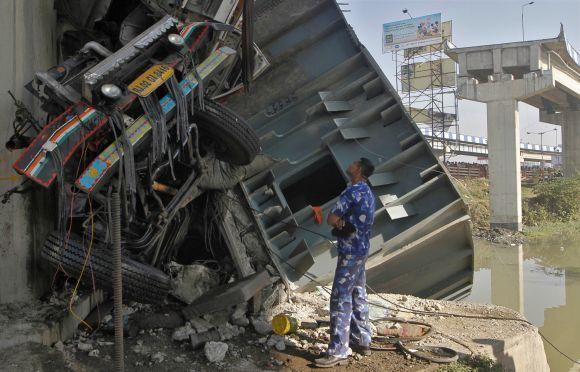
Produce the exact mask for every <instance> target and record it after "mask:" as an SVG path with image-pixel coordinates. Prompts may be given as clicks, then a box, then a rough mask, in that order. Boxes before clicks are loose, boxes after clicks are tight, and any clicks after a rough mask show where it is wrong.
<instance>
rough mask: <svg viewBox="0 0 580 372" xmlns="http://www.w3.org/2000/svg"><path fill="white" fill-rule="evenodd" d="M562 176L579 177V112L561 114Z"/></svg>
mask: <svg viewBox="0 0 580 372" xmlns="http://www.w3.org/2000/svg"><path fill="white" fill-rule="evenodd" d="M562 115H563V119H564V120H562V142H563V143H562V145H563V149H562V155H563V157H564V176H565V177H574V176H577V175H580V110H579V111H565V112H563V113H562Z"/></svg>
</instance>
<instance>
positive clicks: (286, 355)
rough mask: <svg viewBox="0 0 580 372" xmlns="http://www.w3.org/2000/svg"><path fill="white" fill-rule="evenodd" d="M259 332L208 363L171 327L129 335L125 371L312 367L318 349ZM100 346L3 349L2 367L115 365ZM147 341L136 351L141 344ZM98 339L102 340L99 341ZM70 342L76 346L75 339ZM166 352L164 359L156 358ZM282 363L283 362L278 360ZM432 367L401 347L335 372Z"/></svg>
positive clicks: (85, 371)
mask: <svg viewBox="0 0 580 372" xmlns="http://www.w3.org/2000/svg"><path fill="white" fill-rule="evenodd" d="M260 337H262V336H260V335H258V334H255V333H248V334H245V335H242V336H239V337H238V338H237V339H235V340H232V341H231V342H228V345H229V349H228V355H227V356H226V358H225V359H224V360H223V361H222V362H220V363H208V362H207V360H206V359H205V356H204V353H203V350H197V351H193V350H192V349H191V346H190V345H188V344H187V343H182V344H177V343H176V342H175V341H172V339H171V331H170V330H162V331H154V332H151V333H146V334H144V335H139V336H138V337H136V338H134V339H126V344H125V348H126V351H125V370H126V371H175V372H178V371H240V372H241V371H264V370H266V371H267V370H274V371H276V370H278V371H310V370H312V369H313V361H314V359H315V358H317V357H318V355H317V353H310V352H308V351H305V350H301V349H298V348H293V347H288V348H287V349H286V350H285V351H283V352H280V351H277V350H275V349H272V350H265V349H264V347H260V346H256V345H253V344H248V342H252V343H253V342H254V341H255V340H257V339H259V338H260ZM103 340H106V341H100V343H101V344H102V346H99V347H98V350H99V356H97V357H92V356H88V353H87V352H86V351H80V350H78V349H76V348H75V349H74V350H73V348H72V347H70V346H67V347H65V351H64V352H62V353H61V352H59V351H58V350H55V349H54V348H51V347H47V346H42V345H40V344H32V343H29V344H25V345H23V346H18V347H14V348H10V349H6V350H3V351H1V352H0V366H1V367H0V371H7V372H16V371H19V372H20V371H75V372H93V371H112V370H114V362H113V355H114V346H113V345H108V343H110V342H112V337H110V336H109V337H104V338H103ZM137 342H139V344H141V343H142V344H141V345H142V346H144V348H142V349H141V350H145V353H141V352H136V351H135V349H136V347H137V349H139V348H138V346H139V344H138V343H137ZM98 343H99V341H97V344H98ZM70 345H73V343H71V344H70ZM155 353H161V354H162V355H163V358H162V359H161V358H160V357H159V356H157V357H155ZM278 364H281V365H278ZM427 366H428V363H427V362H423V361H420V360H413V359H411V360H407V359H405V357H404V356H403V355H402V354H401V353H399V352H397V351H375V352H374V353H373V354H372V355H371V356H370V357H365V358H361V359H360V360H357V359H355V358H354V357H351V358H350V359H349V364H348V365H346V366H340V367H337V368H334V369H332V370H334V371H422V370H424V369H425V367H427Z"/></svg>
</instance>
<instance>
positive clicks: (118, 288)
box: [111, 191, 125, 372]
mask: <svg viewBox="0 0 580 372" xmlns="http://www.w3.org/2000/svg"><path fill="white" fill-rule="evenodd" d="M111 204H112V205H111V210H112V213H111V214H112V216H111V217H112V221H111V229H112V234H111V235H112V240H113V302H114V306H115V307H114V312H113V322H114V325H115V371H117V372H123V371H124V370H125V359H124V354H125V353H124V345H123V277H122V274H121V265H122V263H121V198H120V196H119V192H118V191H115V192H114V193H113V196H112V203H111Z"/></svg>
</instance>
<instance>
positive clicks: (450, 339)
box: [0, 291, 535, 372]
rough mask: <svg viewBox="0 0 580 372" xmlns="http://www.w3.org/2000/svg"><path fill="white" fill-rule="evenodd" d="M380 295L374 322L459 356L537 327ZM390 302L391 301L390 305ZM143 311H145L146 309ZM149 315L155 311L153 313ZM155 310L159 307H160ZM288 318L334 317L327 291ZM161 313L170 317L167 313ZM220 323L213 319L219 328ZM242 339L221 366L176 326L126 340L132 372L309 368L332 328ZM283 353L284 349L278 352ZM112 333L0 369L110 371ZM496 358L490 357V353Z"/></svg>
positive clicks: (491, 310) (416, 365) (295, 302)
mask: <svg viewBox="0 0 580 372" xmlns="http://www.w3.org/2000/svg"><path fill="white" fill-rule="evenodd" d="M381 297H382V298H379V297H377V296H375V295H371V296H369V302H370V303H371V304H374V305H371V317H373V318H378V317H381V316H385V315H389V316H396V317H402V318H407V319H411V318H412V319H415V320H419V321H423V322H425V323H429V324H432V325H433V327H434V331H433V332H432V333H431V335H430V336H429V337H427V338H425V339H423V340H421V341H420V342H418V345H440V346H446V347H451V348H453V349H454V350H456V351H457V352H458V353H459V355H461V356H466V355H469V354H470V353H472V352H473V353H474V354H486V352H487V354H488V356H490V355H489V350H491V349H493V347H490V345H491V346H493V343H494V342H496V341H497V342H502V341H501V340H505V339H506V338H509V337H511V336H513V335H517V334H522V333H526V332H532V333H530V334H533V332H535V330H534V329H533V328H532V327H530V326H529V325H526V324H524V323H523V322H521V321H517V320H509V321H502V320H496V319H489V320H487V319H485V320H481V319H466V318H461V317H445V316H441V315H437V314H429V315H413V314H409V313H405V312H404V309H403V308H402V307H399V306H404V307H406V308H413V309H417V310H421V311H432V312H435V313H437V312H439V313H441V312H451V313H454V314H473V315H478V316H481V315H488V316H493V317H502V318H512V317H513V318H519V315H518V314H517V313H515V312H513V311H511V310H508V309H504V308H501V307H497V306H493V305H479V304H470V303H463V302H446V301H433V300H424V299H419V298H415V297H412V296H401V295H390V294H384V295H382V296H381ZM386 300H388V301H386ZM142 311H144V310H142ZM147 311H152V310H151V309H150V308H149V309H147ZM155 311H157V313H158V312H159V309H156V310H155ZM282 312H283V313H289V314H292V315H293V316H296V317H297V318H299V319H300V320H302V321H304V320H305V319H317V320H319V321H321V320H323V319H328V299H327V298H326V297H325V294H324V292H321V291H318V292H312V293H306V294H300V293H297V294H294V295H292V298H291V301H284V302H282V303H281V304H280V305H278V306H277V307H276V308H274V309H272V312H271V313H270V316H271V315H272V314H277V313H282ZM161 314H162V315H165V314H163V313H161ZM225 319H226V320H223V319H222V320H219V319H217V317H215V319H213V321H214V324H215V322H216V321H217V322H218V323H219V322H227V317H226V318H225ZM238 329H239V330H241V331H243V333H242V334H240V335H238V336H236V337H234V338H232V339H229V340H224V342H225V343H227V345H228V351H227V353H226V356H225V358H224V359H223V360H222V361H221V362H217V363H209V362H208V360H207V358H206V356H205V353H204V350H203V349H200V350H193V348H192V346H191V343H190V342H189V340H185V341H175V340H173V339H172V335H173V333H174V329H170V328H149V329H142V330H140V331H139V332H138V333H136V334H135V335H134V337H128V338H126V339H125V369H126V371H175V372H178V371H264V370H280V371H309V370H311V369H313V368H314V365H313V361H314V359H316V358H317V357H319V355H320V354H321V353H322V352H323V351H324V350H325V347H326V344H327V343H328V340H329V333H328V331H329V330H328V326H327V325H326V326H325V325H324V323H321V326H319V327H318V328H315V329H300V330H299V331H298V332H297V333H295V334H293V335H290V336H286V337H285V338H283V339H282V340H283V342H282V344H283V345H281V346H280V347H279V345H275V346H274V345H272V344H270V343H269V342H270V341H271V340H275V337H278V336H271V335H270V334H264V333H262V334H258V333H257V332H256V331H255V330H254V328H253V327H252V325H251V324H250V325H248V326H247V327H241V328H238ZM277 349H280V350H277ZM113 356H114V342H113V335H112V334H111V333H110V332H105V331H103V330H100V331H96V332H93V333H92V334H90V335H89V334H82V333H81V334H80V335H78V336H77V337H75V339H73V340H68V341H66V342H65V343H64V344H56V345H54V346H53V347H47V346H41V345H39V344H30V343H29V344H24V345H20V346H16V347H13V348H10V349H5V350H2V351H0V371H10V372H13V371H75V372H77V371H78V372H85V371H86V372H92V371H112V370H114V362H113ZM491 356H492V355H491ZM437 367H438V365H436V364H434V363H431V364H430V363H429V362H427V361H423V360H420V359H416V358H406V357H405V355H404V354H403V353H401V352H400V351H373V354H372V355H371V356H370V357H362V356H360V355H358V354H353V355H352V356H351V357H350V358H349V364H348V365H345V366H340V367H337V368H333V369H332V370H335V371H384V372H387V371H425V370H428V371H432V370H435V369H437Z"/></svg>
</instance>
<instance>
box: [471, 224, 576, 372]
mask: <svg viewBox="0 0 580 372" xmlns="http://www.w3.org/2000/svg"><path fill="white" fill-rule="evenodd" d="M474 269H475V273H474V278H473V289H472V292H471V294H470V295H469V296H468V297H467V298H466V299H465V301H472V302H484V303H493V304H496V305H501V306H505V307H509V308H511V309H514V310H517V311H519V312H521V313H523V314H525V316H526V318H527V319H529V320H530V321H531V322H533V323H534V324H536V325H537V326H538V327H539V328H540V331H541V332H542V333H543V334H544V335H545V336H546V337H548V338H549V339H550V340H551V341H552V342H554V343H555V344H556V345H557V346H558V347H560V349H562V351H564V352H565V353H567V354H568V355H570V356H571V357H573V358H576V359H580V347H579V346H578V344H579V341H580V234H579V235H578V236H577V237H576V239H573V238H572V239H566V240H563V239H555V238H550V239H541V240H535V241H533V242H530V243H527V244H525V245H523V246H522V245H519V246H517V245H516V246H502V245H494V244H490V243H488V242H484V241H476V242H475V262H474ZM545 350H546V355H547V357H548V363H549V364H550V368H551V370H552V371H556V372H559V371H580V368H578V367H579V366H574V365H573V364H572V362H570V361H568V360H566V359H565V358H564V357H562V356H561V355H560V354H558V352H557V351H555V350H554V349H553V348H552V347H551V346H549V345H547V344H546V345H545Z"/></svg>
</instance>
